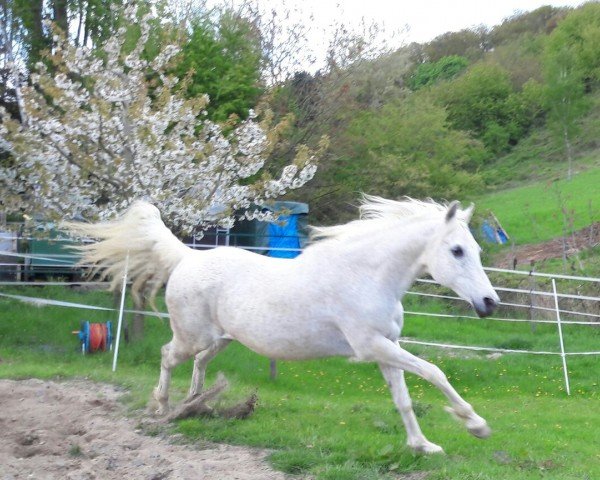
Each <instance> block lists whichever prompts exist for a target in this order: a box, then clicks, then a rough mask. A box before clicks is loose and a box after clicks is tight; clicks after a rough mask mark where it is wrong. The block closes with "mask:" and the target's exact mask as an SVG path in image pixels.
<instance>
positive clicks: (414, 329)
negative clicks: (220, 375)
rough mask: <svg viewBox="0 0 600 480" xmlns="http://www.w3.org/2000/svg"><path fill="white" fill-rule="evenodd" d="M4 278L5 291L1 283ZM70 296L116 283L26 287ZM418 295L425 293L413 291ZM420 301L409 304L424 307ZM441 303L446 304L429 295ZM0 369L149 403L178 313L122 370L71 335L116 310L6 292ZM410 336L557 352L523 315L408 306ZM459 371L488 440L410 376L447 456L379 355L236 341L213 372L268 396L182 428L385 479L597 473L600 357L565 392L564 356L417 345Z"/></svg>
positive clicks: (130, 352) (182, 371)
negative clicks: (117, 391) (257, 351)
mask: <svg viewBox="0 0 600 480" xmlns="http://www.w3.org/2000/svg"><path fill="white" fill-rule="evenodd" d="M4 291H6V290H5V289H4ZM19 291H20V292H21V293H23V294H27V295H34V296H47V297H50V298H59V299H64V300H69V301H74V302H81V303H90V304H97V305H106V306H110V304H111V296H110V295H107V294H103V293H88V294H83V293H77V292H73V291H70V290H65V289H60V288H34V289H31V288H30V289H25V288H24V289H22V290H19ZM415 302H416V300H415ZM417 306H421V307H422V306H423V305H417V304H414V305H411V304H410V302H409V304H408V307H409V308H417ZM429 308H433V309H439V308H441V307H440V306H439V305H438V306H436V305H431V304H429ZM0 312H2V313H1V314H0V358H1V359H2V361H1V362H0V376H1V377H29V376H36V377H43V378H53V377H56V376H60V377H71V376H88V377H91V378H93V379H96V380H100V381H110V382H115V383H119V384H122V385H125V386H128V387H129V388H130V389H131V392H132V393H131V396H130V399H129V401H130V403H131V405H132V406H134V407H140V406H142V405H144V404H145V402H146V400H147V398H148V396H149V395H150V391H151V389H152V387H153V385H154V384H155V382H156V380H157V376H158V365H159V346H160V345H161V344H162V343H164V342H166V341H167V340H168V338H169V328H168V325H166V324H165V323H163V322H162V321H160V320H157V319H149V320H148V328H147V335H146V338H145V339H144V341H143V342H141V343H139V344H136V345H132V346H124V347H123V348H122V354H121V357H120V361H119V362H120V363H119V369H118V371H117V373H116V374H112V373H111V372H110V363H111V359H110V356H109V355H107V354H98V355H91V356H86V357H82V356H81V355H80V354H79V353H78V348H77V341H76V339H75V337H74V336H72V335H71V334H70V331H71V330H74V329H76V328H77V327H78V324H79V321H80V320H81V319H82V318H86V319H89V320H90V321H104V320H106V319H107V317H106V314H104V313H98V312H90V313H89V314H88V313H86V314H82V313H81V311H79V310H70V309H64V308H62V309H61V308H58V307H43V308H32V307H31V306H29V305H25V304H22V303H18V302H13V301H8V300H5V299H0ZM405 333H406V335H408V336H415V337H418V338H419V339H425V340H436V341H447V342H455V343H471V344H478V345H490V346H525V347H530V348H536V349H544V350H546V349H551V350H553V351H556V342H557V341H556V332H555V331H554V329H552V328H551V327H547V328H546V327H543V328H538V329H537V330H536V333H535V334H533V333H532V332H531V329H530V327H529V326H528V325H527V324H518V325H514V324H498V323H493V324H492V323H491V322H485V321H469V320H455V321H449V320H432V319H426V318H418V317H408V318H407V326H406V330H405ZM565 337H566V341H567V342H568V346H569V349H570V351H576V350H588V349H594V348H596V347H597V345H598V340H600V332H599V331H597V329H584V330H582V329H581V328H576V327H569V328H567V330H566V331H565ZM407 348H409V350H411V351H414V352H417V353H419V354H420V355H422V356H424V357H427V358H429V359H431V360H432V361H434V362H435V363H436V364H437V365H439V366H440V367H441V368H442V369H444V371H445V372H446V373H447V374H448V375H449V377H450V380H451V381H452V382H453V383H454V385H455V386H456V388H457V390H458V391H459V392H460V393H461V394H463V395H464V396H465V398H466V399H467V400H468V401H470V402H472V403H473V405H474V406H475V407H476V409H477V410H478V411H479V413H480V414H482V415H483V416H485V417H486V418H487V419H488V421H489V422H490V424H491V426H492V428H493V429H494V431H495V434H494V435H493V436H492V437H491V438H490V439H489V440H487V441H479V440H477V439H475V438H473V437H471V436H469V435H468V434H467V433H466V432H465V431H464V429H463V428H462V427H461V426H459V425H458V424H456V422H455V421H454V420H452V419H451V418H449V417H448V415H447V414H446V413H444V412H443V410H442V406H443V405H444V404H445V401H444V399H443V398H442V397H441V395H440V393H439V392H438V391H436V390H435V389H434V388H433V387H431V386H430V385H428V384H426V383H425V382H423V381H421V380H420V379H417V378H415V377H414V376H412V375H409V377H408V381H409V387H410V388H411V391H412V395H413V398H414V399H415V405H416V410H417V412H418V414H419V416H420V417H421V418H420V421H421V423H422V426H423V429H424V431H425V433H426V434H427V435H428V436H429V438H430V439H431V440H432V441H434V442H437V443H439V444H441V445H442V446H443V447H445V449H446V451H447V453H448V455H447V456H445V457H440V456H434V457H415V456H413V454H412V453H411V452H410V451H408V450H407V449H406V448H405V446H404V441H405V433H404V430H403V427H402V426H401V422H400V419H399V416H398V414H397V413H396V412H395V410H394V408H393V405H392V403H391V400H390V398H389V393H388V391H387V387H386V386H385V384H384V382H383V380H382V378H381V376H380V374H379V372H378V370H377V368H376V367H375V366H374V365H371V364H354V363H348V362H347V361H346V360H343V359H329V360H320V361H311V362H297V363H292V362H282V363H280V364H279V369H280V374H279V377H278V378H277V380H276V381H274V382H273V381H270V380H269V379H268V362H267V360H266V359H265V358H261V357H258V356H257V355H254V354H253V353H251V352H249V351H248V350H247V349H245V348H244V347H242V346H240V345H233V346H232V347H230V348H229V349H228V350H226V351H225V352H224V353H223V354H221V355H220V356H218V357H217V359H216V360H215V361H214V363H213V364H211V366H210V368H209V377H210V378H214V375H215V373H216V372H217V371H218V370H221V371H223V372H225V374H226V375H227V376H228V378H229V379H230V380H231V381H232V383H233V385H234V389H233V390H232V392H231V396H232V397H235V396H239V395H242V394H244V393H248V392H249V391H252V390H253V389H257V390H258V395H259V398H260V400H259V408H258V410H257V411H256V413H255V415H253V416H252V417H251V418H250V419H248V420H244V421H237V420H220V419H211V420H186V421H183V422H181V423H180V424H179V426H178V427H177V428H178V430H180V431H181V432H183V433H185V434H186V435H188V436H190V437H191V438H192V439H194V438H202V439H210V440H216V441H225V442H230V443H237V444H246V445H255V446H262V447H269V448H273V449H275V453H274V454H273V456H272V461H273V463H274V464H275V466H277V467H278V468H281V469H283V470H285V471H287V472H291V473H310V474H312V475H315V476H316V478H320V479H346V478H347V479H366V478H373V479H375V478H386V476H388V475H392V474H395V473H399V472H410V471H425V472H430V473H429V477H428V478H429V479H498V478H502V479H509V480H510V479H515V480H516V479H538V478H547V479H561V480H562V479H584V478H599V477H600V456H599V455H598V450H597V424H595V423H594V422H595V421H596V419H595V417H594V413H593V412H594V411H595V410H596V406H597V403H598V400H599V398H600V390H599V387H598V382H599V379H598V370H597V358H594V357H588V358H586V357H577V358H574V357H573V358H569V366H570V371H571V375H572V376H571V382H572V392H573V395H572V396H571V397H570V398H568V397H566V395H565V393H564V388H563V384H562V373H561V367H560V360H559V358H558V357H534V356H524V355H512V356H504V357H502V358H500V359H498V360H489V359H487V358H485V356H483V355H480V354H469V355H466V356H463V355H456V354H448V353H446V352H444V351H440V350H434V349H423V348H416V347H414V346H408V347H407ZM190 373H191V365H190V363H189V362H188V363H187V364H185V365H182V366H180V367H178V368H177V369H176V370H175V373H174V381H173V396H174V397H175V398H181V397H182V396H183V395H184V393H185V391H186V389H187V386H188V382H189V377H190Z"/></svg>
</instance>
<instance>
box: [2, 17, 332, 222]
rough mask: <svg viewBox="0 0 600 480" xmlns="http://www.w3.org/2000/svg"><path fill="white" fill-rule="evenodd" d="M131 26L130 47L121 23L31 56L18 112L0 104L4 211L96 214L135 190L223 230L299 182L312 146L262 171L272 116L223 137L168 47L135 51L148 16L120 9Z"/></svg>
mask: <svg viewBox="0 0 600 480" xmlns="http://www.w3.org/2000/svg"><path fill="white" fill-rule="evenodd" d="M126 17H127V18H128V19H129V21H130V22H132V23H133V22H136V23H138V24H139V25H140V30H141V35H140V37H139V39H138V40H137V43H136V45H135V47H134V48H133V49H129V51H128V49H126V48H124V44H125V41H126V37H127V33H128V32H127V30H126V29H125V28H121V29H120V30H119V31H118V32H117V33H116V34H115V35H114V36H113V37H111V38H109V39H108V41H107V42H105V43H104V44H103V45H102V47H101V48H100V49H99V51H91V50H89V49H87V48H85V47H74V46H72V45H70V44H69V43H68V42H67V41H66V40H65V39H64V38H63V37H61V36H60V35H55V37H54V45H53V49H52V52H51V55H50V56H49V57H48V58H49V61H50V63H49V65H51V67H50V68H48V67H47V66H46V65H44V64H41V63H40V64H38V68H37V72H36V73H35V74H33V75H32V76H31V85H30V86H28V87H26V88H23V91H22V95H23V99H24V104H25V119H24V122H23V123H18V122H17V121H15V120H11V119H10V118H9V116H8V115H7V113H6V112H0V117H1V118H0V150H5V151H8V152H9V153H10V155H9V156H8V160H4V161H3V163H2V165H0V198H1V199H2V200H1V201H2V203H3V207H4V209H5V210H7V211H9V212H10V211H13V212H14V211H23V210H26V211H28V212H34V213H35V212H43V214H44V215H45V216H46V217H47V218H51V217H56V218H59V217H60V218H69V217H72V216H73V215H75V214H79V215H83V216H84V217H86V218H94V219H102V218H107V217H110V216H112V215H113V214H115V213H116V212H119V211H121V210H123V209H124V208H126V207H127V206H128V205H129V204H130V203H131V202H132V201H134V200H135V199H139V198H144V199H146V200H148V201H150V202H152V203H154V204H155V205H157V206H158V207H159V208H160V210H161V212H162V214H163V216H164V218H165V220H166V221H167V222H168V223H169V224H170V226H171V227H172V228H174V229H175V230H177V231H179V232H181V233H191V232H193V231H195V230H197V229H202V228H203V227H206V226H209V225H217V224H219V225H223V226H230V225H231V224H232V223H233V222H234V221H235V215H236V212H239V211H246V217H248V218H254V217H256V216H259V215H260V212H258V211H257V210H252V206H253V205H261V204H262V203H264V202H265V201H266V200H268V199H270V198H274V197H277V196H280V195H283V194H284V193H286V192H287V191H288V190H290V189H294V188H298V187H300V186H302V185H303V184H305V183H306V182H307V181H309V180H310V179H311V178H312V177H313V175H314V173H315V170H316V158H317V157H318V156H319V154H320V152H321V151H322V149H323V148H325V142H322V143H321V144H320V145H319V146H318V147H317V148H316V150H315V151H312V150H310V149H308V148H306V147H301V148H299V149H298V151H297V155H296V157H295V159H294V161H293V162H292V163H291V164H289V165H287V166H285V167H284V168H283V170H282V173H281V175H280V176H279V177H278V178H272V177H269V176H268V175H267V174H266V173H261V169H262V167H263V166H264V164H265V160H266V158H267V156H268V154H269V153H270V151H271V149H272V147H273V146H274V145H275V143H276V142H277V141H278V140H279V136H280V134H281V131H282V128H284V125H283V124H279V125H275V126H270V121H269V115H268V114H265V115H264V117H265V119H263V121H262V122H261V123H259V122H258V121H257V116H256V115H255V114H251V115H250V117H249V118H248V119H247V120H245V121H242V122H240V123H238V124H237V125H236V126H235V127H234V128H233V129H232V130H231V131H228V132H227V133H226V132H224V131H223V128H222V127H221V126H219V125H218V124H215V123H213V122H211V121H209V120H207V119H206V117H205V116H204V108H205V107H206V105H207V102H208V101H209V99H208V98H207V97H206V96H202V97H199V98H198V97H197V98H193V99H186V98H185V96H184V90H185V89H184V88H181V87H182V85H181V83H183V82H186V81H187V80H186V79H185V78H184V79H182V80H181V81H180V80H179V79H177V78H175V77H174V76H172V75H170V74H169V73H168V72H169V65H170V62H171V61H172V60H173V58H174V56H176V54H177V53H178V51H179V47H178V46H177V45H166V46H163V47H162V48H161V50H160V52H159V53H158V55H156V56H155V57H154V58H153V59H152V60H147V59H145V57H144V54H143V52H144V46H145V45H146V42H147V41H148V38H149V35H150V30H151V15H145V16H143V17H142V18H140V17H141V15H139V14H138V12H137V11H136V10H135V9H129V10H128V11H127V12H126Z"/></svg>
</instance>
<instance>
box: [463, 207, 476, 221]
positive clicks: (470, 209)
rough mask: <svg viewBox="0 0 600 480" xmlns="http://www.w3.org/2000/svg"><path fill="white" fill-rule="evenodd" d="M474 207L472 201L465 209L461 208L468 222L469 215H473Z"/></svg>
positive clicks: (469, 219)
mask: <svg viewBox="0 0 600 480" xmlns="http://www.w3.org/2000/svg"><path fill="white" fill-rule="evenodd" d="M474 209H475V204H474V203H472V204H471V205H469V206H468V207H467V208H466V209H465V210H463V213H464V216H465V222H466V223H469V222H470V221H471V217H472V216H473V210H474Z"/></svg>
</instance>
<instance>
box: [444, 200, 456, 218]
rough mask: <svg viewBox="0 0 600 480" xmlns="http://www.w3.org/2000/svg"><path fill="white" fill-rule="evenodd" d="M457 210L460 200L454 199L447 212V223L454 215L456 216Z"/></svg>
mask: <svg viewBox="0 0 600 480" xmlns="http://www.w3.org/2000/svg"><path fill="white" fill-rule="evenodd" d="M457 210H458V200H454V201H453V202H452V203H451V204H450V205H448V211H447V212H446V223H448V222H450V221H451V220H452V219H453V218H454V217H456V212H457Z"/></svg>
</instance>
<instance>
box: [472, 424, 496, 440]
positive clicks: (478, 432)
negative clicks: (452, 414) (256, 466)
mask: <svg viewBox="0 0 600 480" xmlns="http://www.w3.org/2000/svg"><path fill="white" fill-rule="evenodd" d="M467 430H468V431H469V433H470V434H471V435H473V436H475V437H477V438H488V437H489V436H490V435H491V434H492V429H491V428H490V427H489V426H488V424H487V423H485V422H484V423H483V425H477V426H473V427H467Z"/></svg>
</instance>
